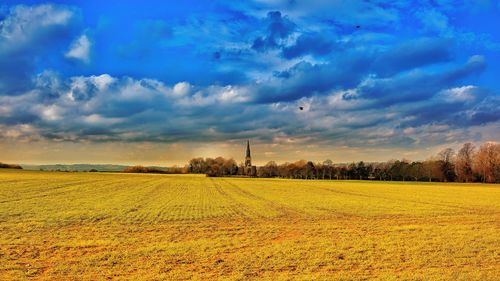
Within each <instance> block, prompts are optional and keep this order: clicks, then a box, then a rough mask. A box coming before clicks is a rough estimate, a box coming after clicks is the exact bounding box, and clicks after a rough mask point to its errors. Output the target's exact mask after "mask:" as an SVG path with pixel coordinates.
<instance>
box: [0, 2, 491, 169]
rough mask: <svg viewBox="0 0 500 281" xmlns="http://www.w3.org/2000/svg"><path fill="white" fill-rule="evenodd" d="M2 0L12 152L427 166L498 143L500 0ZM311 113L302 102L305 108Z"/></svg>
mask: <svg viewBox="0 0 500 281" xmlns="http://www.w3.org/2000/svg"><path fill="white" fill-rule="evenodd" d="M131 2H132V1H89V0H86V1H53V2H44V1H2V2H0V161H3V162H16V163H61V162H62V163H124V164H157V165H172V164H183V163H186V162H187V161H188V160H189V158H191V157H194V156H217V155H222V156H225V157H234V158H235V159H236V160H237V161H241V160H242V158H243V156H244V155H243V153H244V145H245V141H246V140H247V139H250V141H251V142H252V144H253V148H254V149H253V153H254V155H253V156H254V158H255V160H256V162H257V164H263V163H265V162H267V161H269V160H272V159H273V160H277V161H278V162H283V161H290V160H297V159H311V160H316V161H319V160H324V159H327V158H329V159H332V160H333V161H334V162H347V161H356V160H361V159H363V160H367V161H376V160H388V159H391V158H403V157H404V158H409V159H416V160H418V159H425V158H426V157H428V156H430V155H432V154H434V153H436V152H437V151H439V150H440V149H442V148H444V147H448V146H450V147H456V146H458V145H459V144H462V143H464V142H467V141H472V142H475V143H481V142H484V141H492V140H493V141H495V140H496V141H498V140H499V139H500V109H499V108H500V95H499V94H500V78H499V77H500V28H499V26H500V1H499V0H490V1H488V0H470V1H453V0H419V1H410V0H396V1H383V0H376V1H373V0H371V1H368V0H350V1H340V0H338V1H337V0H307V1H306V0H248V1H233V0H220V1H202V0H186V1H150V0H145V1H140V5H139V4H131ZM299 107H303V110H300V109H299Z"/></svg>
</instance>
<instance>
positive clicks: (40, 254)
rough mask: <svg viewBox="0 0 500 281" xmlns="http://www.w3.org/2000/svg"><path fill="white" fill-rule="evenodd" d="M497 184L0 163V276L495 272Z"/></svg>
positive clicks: (499, 218) (499, 221)
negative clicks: (45, 168)
mask: <svg viewBox="0 0 500 281" xmlns="http://www.w3.org/2000/svg"><path fill="white" fill-rule="evenodd" d="M499 233H500V186H498V185H482V184H439V183H409V182H369V181H313V180H308V181H306V180H284V179H245V178H207V177H204V176H198V175H153V174H147V175H143V174H119V173H116V174H113V173H51V172H31V171H14V170H0V280H54V279H56V280H58V279H63V280H79V279H84V280H101V279H107V278H108V279H109V278H111V279H116V280H125V279H133V280H183V279H204V280H211V279H223V280H235V279H236V280H247V279H252V278H255V279H269V280H280V279H283V280H289V279H299V280H303V279H309V280H310V279H315V280H331V279H343V280H365V279H381V280H393V279H405V280H422V279H425V280H427V279H432V280H451V279H453V280H495V279H497V280H498V276H500V263H499V262H498V261H499V260H500V235H499Z"/></svg>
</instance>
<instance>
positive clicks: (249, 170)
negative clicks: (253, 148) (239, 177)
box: [243, 140, 257, 177]
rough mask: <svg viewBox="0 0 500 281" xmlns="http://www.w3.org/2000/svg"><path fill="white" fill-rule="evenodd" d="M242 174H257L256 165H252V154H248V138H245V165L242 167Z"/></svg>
mask: <svg viewBox="0 0 500 281" xmlns="http://www.w3.org/2000/svg"><path fill="white" fill-rule="evenodd" d="M243 174H244V175H245V176H249V177H255V176H256V175H257V167H255V166H252V155H251V154H250V141H249V140H247V154H246V156H245V167H244V168H243Z"/></svg>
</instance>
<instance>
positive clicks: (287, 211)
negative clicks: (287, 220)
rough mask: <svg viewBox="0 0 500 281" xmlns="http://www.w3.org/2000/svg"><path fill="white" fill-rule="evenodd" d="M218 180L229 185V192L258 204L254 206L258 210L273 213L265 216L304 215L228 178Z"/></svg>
mask: <svg viewBox="0 0 500 281" xmlns="http://www.w3.org/2000/svg"><path fill="white" fill-rule="evenodd" d="M220 181H222V182H224V183H225V184H227V185H229V186H230V187H231V189H228V190H229V191H230V192H233V193H235V194H237V195H238V196H239V197H241V198H244V199H246V200H248V201H249V202H253V203H254V205H257V206H258V207H257V206H256V207H257V208H259V210H266V211H267V212H269V211H271V213H273V214H269V213H268V214H267V215H264V216H266V217H269V216H271V217H272V216H275V215H278V216H280V217H282V216H288V217H291V218H293V217H300V216H303V215H304V213H302V212H300V211H298V210H297V209H295V208H292V207H289V206H286V205H284V204H281V203H279V202H277V201H274V200H271V199H266V198H264V197H262V196H259V195H256V194H254V193H252V192H250V191H249V190H246V189H243V188H242V187H240V186H238V185H236V184H235V183H233V182H231V181H230V180H227V179H222V178H221V179H220ZM248 189H249V188H248ZM262 207H263V208H262ZM261 215H262V214H261Z"/></svg>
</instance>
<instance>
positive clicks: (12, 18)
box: [0, 4, 74, 54]
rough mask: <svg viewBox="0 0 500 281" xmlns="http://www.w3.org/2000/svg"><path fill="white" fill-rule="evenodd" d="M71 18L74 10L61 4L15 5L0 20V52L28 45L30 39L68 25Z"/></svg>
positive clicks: (43, 35) (39, 37)
mask: <svg viewBox="0 0 500 281" xmlns="http://www.w3.org/2000/svg"><path fill="white" fill-rule="evenodd" d="M73 19H74V11H73V10H72V9H69V8H67V7H63V6H56V5H51V4H45V5H38V6H25V5H19V6H15V7H14V8H12V9H11V10H10V13H9V14H8V16H7V17H6V18H5V19H4V20H3V21H1V22H0V54H1V53H2V52H7V53H8V52H9V51H14V50H18V49H19V48H22V47H29V44H30V43H31V42H32V41H34V40H37V39H41V38H44V37H45V36H46V34H47V33H50V32H51V31H53V30H54V29H56V28H58V27H64V26H68V25H69V24H70V23H71V21H72V20H73Z"/></svg>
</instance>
